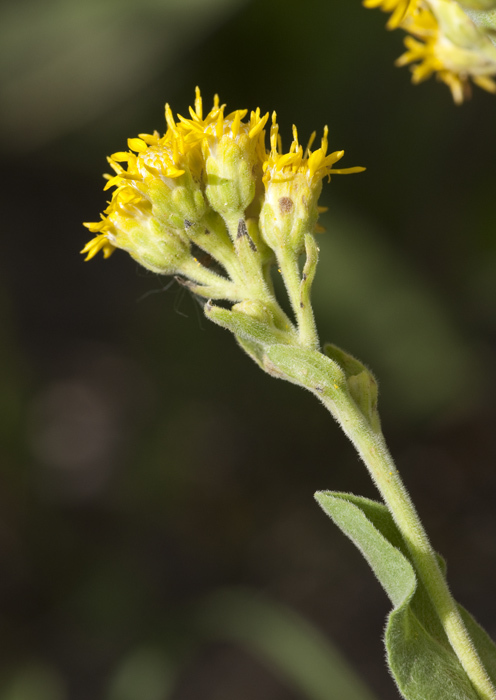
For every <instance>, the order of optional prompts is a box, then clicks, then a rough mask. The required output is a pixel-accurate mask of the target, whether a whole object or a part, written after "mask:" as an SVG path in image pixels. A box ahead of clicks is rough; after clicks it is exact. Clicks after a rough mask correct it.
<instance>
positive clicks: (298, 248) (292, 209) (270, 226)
mask: <svg viewBox="0 0 496 700" xmlns="http://www.w3.org/2000/svg"><path fill="white" fill-rule="evenodd" d="M321 190H322V181H321V180H319V181H318V182H317V183H314V184H310V183H309V181H308V178H307V176H306V174H305V173H296V174H295V175H294V176H293V177H291V178H290V179H286V180H284V179H283V178H281V179H280V180H277V179H273V180H271V181H270V182H269V183H268V185H267V190H266V194H265V201H264V204H263V206H262V211H261V213H260V228H261V231H262V235H263V238H264V240H265V241H266V242H267V244H268V245H269V246H270V247H271V248H273V249H274V250H276V251H278V250H284V249H290V250H291V251H293V252H294V253H295V254H296V255H299V254H300V253H301V252H302V251H303V248H304V241H305V234H307V233H311V232H312V231H313V230H314V229H315V225H316V223H317V219H318V216H319V213H318V209H317V202H318V199H319V195H320V192H321Z"/></svg>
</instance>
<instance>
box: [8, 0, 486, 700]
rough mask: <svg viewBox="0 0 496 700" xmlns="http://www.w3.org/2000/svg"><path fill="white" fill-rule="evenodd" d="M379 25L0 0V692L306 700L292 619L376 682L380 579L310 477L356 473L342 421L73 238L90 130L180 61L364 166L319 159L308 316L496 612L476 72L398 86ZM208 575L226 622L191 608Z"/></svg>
mask: <svg viewBox="0 0 496 700" xmlns="http://www.w3.org/2000/svg"><path fill="white" fill-rule="evenodd" d="M385 21H386V16H385V15H384V14H383V13H381V12H379V11H370V10H365V9H364V8H362V7H361V5H360V2H358V1H357V0H353V1H351V0H312V2H307V3H303V2H296V0H284V1H283V0H162V1H161V0H142V1H141V2H137V0H105V1H102V0H70V1H69V0H64V1H62V0H44V2H37V1H36V0H21V1H16V2H14V0H4V2H3V3H2V5H1V7H0V57H1V66H2V72H1V83H0V103H1V105H2V107H1V111H0V148H1V152H2V157H3V166H2V172H3V175H4V177H3V185H2V188H1V190H0V196H1V197H2V208H1V212H2V213H1V217H2V254H1V256H0V270H1V274H2V276H1V279H0V467H1V472H0V480H1V489H0V521H1V527H0V561H1V570H2V575H1V577H0V603H1V611H0V615H1V626H0V628H1V630H2V632H1V635H0V640H1V641H0V644H1V645H2V654H1V664H0V698H1V699H2V700H45V699H46V700H69V699H70V700H72V699H73V698H74V699H75V700H85V699H86V698H88V697H92V698H102V700H107V699H108V700H135V699H137V698H140V699H143V700H164V699H165V698H166V697H173V698H174V700H196V699H197V698H202V700H210V699H212V700H222V698H229V699H231V698H236V700H249V699H251V698H258V699H259V700H268V699H270V700H298V699H300V700H301V698H305V697H309V698H311V697H312V696H311V695H310V694H308V693H310V692H311V688H310V686H305V681H304V676H305V669H307V665H306V662H303V661H302V662H301V663H302V668H301V669H298V668H297V661H295V659H296V660H297V659H300V660H304V659H306V658H310V656H311V657H312V658H314V657H315V654H314V652H313V651H311V653H310V652H309V651H308V649H309V647H306V646H305V644H306V642H305V639H304V637H305V634H304V630H305V629H307V628H306V627H305V625H313V626H314V628H315V629H314V632H312V634H313V633H315V634H316V635H317V636H318V639H319V640H321V642H315V640H314V642H315V644H317V645H318V644H320V643H321V647H322V649H321V651H322V650H323V651H322V654H324V655H325V653H327V652H328V653H329V664H330V667H332V663H334V661H335V659H334V657H333V653H334V652H332V648H331V647H330V646H329V649H327V648H324V647H325V644H324V642H323V641H322V640H324V639H325V638H328V639H329V640H332V642H333V643H334V644H336V645H337V647H339V648H340V650H341V653H342V654H343V656H344V658H346V659H347V661H348V662H349V663H350V664H352V665H353V666H354V668H355V669H356V671H357V673H358V674H359V675H360V676H361V678H362V679H363V680H364V681H365V682H366V683H368V684H369V685H370V688H371V691H372V692H374V693H375V694H376V695H377V696H378V697H381V698H384V699H386V700H387V699H389V698H390V699H391V700H392V699H393V698H395V697H397V693H396V691H395V689H394V687H393V684H392V681H391V680H390V678H389V676H388V673H387V671H386V669H385V666H384V662H383V649H382V641H381V639H380V637H381V633H382V627H383V620H384V616H385V615H386V613H387V610H388V603H387V600H386V598H385V595H384V594H383V592H382V590H381V589H380V587H379V585H378V584H377V582H376V581H375V580H374V579H373V577H372V575H371V574H370V572H369V571H368V569H367V566H366V564H365V563H364V562H363V561H362V560H361V558H360V555H359V554H358V553H357V552H355V551H354V549H353V548H352V546H351V545H350V543H349V542H348V541H345V540H344V538H343V537H342V535H340V534H339V533H338V532H337V530H335V529H334V528H333V526H332V524H331V523H330V521H328V520H327V519H326V518H325V516H324V515H323V514H322V513H321V511H320V509H319V508H318V507H317V506H316V505H315V504H314V502H313V493H314V492H315V491H316V490H318V489H336V490H343V491H351V492H353V493H356V494H361V495H366V496H370V497H375V493H374V490H373V487H372V485H371V484H370V483H369V481H368V477H367V476H366V474H365V470H364V469H363V468H362V466H361V464H360V463H359V461H358V459H357V458H356V457H355V455H354V453H353V450H352V448H351V445H349V444H348V443H347V441H346V439H345V438H344V436H343V435H341V434H340V432H339V430H338V428H337V427H336V426H334V425H333V424H332V422H331V419H330V417H329V416H328V415H327V414H326V412H325V411H324V409H323V408H322V407H321V406H319V405H318V404H317V403H316V402H315V401H314V399H313V398H312V397H311V396H310V395H306V394H305V393H303V392H301V391H299V390H297V389H296V388H295V387H293V386H291V385H285V384H283V383H282V382H277V381H276V380H274V379H271V378H269V377H268V376H264V375H263V374H262V373H261V372H260V370H259V369H258V368H257V367H256V366H255V365H254V364H253V363H251V361H250V360H249V359H248V358H247V357H246V356H244V355H243V354H242V352H241V351H240V350H239V349H238V348H237V347H236V345H235V343H234V341H233V339H232V338H231V337H230V336H229V335H228V334H227V333H226V332H225V331H222V330H221V329H220V328H217V327H214V326H212V325H210V324H209V323H208V322H207V321H206V320H205V319H204V318H203V314H202V310H201V307H200V306H199V304H198V303H197V301H196V300H195V299H194V298H192V297H191V296H189V295H188V293H187V292H185V291H184V290H183V289H181V288H179V286H178V285H177V284H176V283H175V282H174V281H171V280H169V279H167V278H160V277H157V276H154V275H152V274H148V273H146V271H144V270H142V269H138V267H137V266H136V264H135V263H134V262H133V261H132V260H131V259H130V258H129V257H127V256H126V255H125V254H124V253H121V252H120V251H117V252H116V253H115V255H114V256H112V258H111V259H110V260H108V261H104V260H103V259H102V258H100V257H99V258H98V259H97V260H94V261H92V262H91V263H88V264H86V265H85V264H84V263H83V260H82V257H81V256H80V255H79V253H78V251H79V250H80V249H81V248H82V247H83V245H84V244H85V242H86V241H87V239H88V234H87V231H86V230H85V229H84V228H83V227H82V225H81V222H82V221H95V220H96V218H97V217H98V214H99V212H100V211H101V210H102V209H103V208H104V207H105V200H106V198H107V197H106V195H105V194H104V193H103V192H102V185H103V180H102V178H101V173H102V172H104V171H106V170H107V169H108V166H107V164H106V161H105V156H106V155H107V154H110V153H113V152H115V151H117V150H122V149H124V148H125V147H126V139H127V138H128V137H130V136H135V135H137V134H138V133H139V132H151V131H153V130H154V129H158V130H159V131H163V130H164V116H163V107H164V103H165V102H166V101H168V102H169V103H170V104H171V106H172V108H173V111H174V112H180V113H183V114H184V113H185V112H186V111H187V106H188V105H189V104H191V103H192V101H193V98H194V87H195V85H200V87H201V89H202V94H203V96H204V99H205V101H206V103H207V105H208V104H209V103H210V100H211V99H212V98H213V95H214V93H215V92H218V93H219V94H220V97H221V101H222V102H226V103H227V105H228V107H229V108H232V109H237V108H241V107H247V108H255V107H256V106H260V107H261V109H262V110H263V111H266V110H276V111H277V113H278V120H279V123H280V124H281V131H282V136H283V140H285V142H286V144H287V143H288V142H289V139H290V135H291V125H292V124H293V123H295V124H297V126H298V130H299V134H300V137H301V140H302V141H303V142H304V141H305V139H306V138H307V137H308V136H309V135H310V133H311V132H312V131H313V130H314V129H317V130H318V131H319V130H321V129H322V127H323V126H324V124H328V125H329V129H330V148H331V149H332V150H338V149H341V148H344V149H345V150H346V155H345V157H344V159H343V161H342V163H343V167H349V166H354V165H364V166H366V167H367V171H366V172H365V173H364V174H361V175H353V176H350V177H343V178H338V177H336V178H334V179H333V182H332V183H331V184H330V185H324V194H323V197H322V204H323V205H326V206H328V207H329V212H328V213H327V214H325V215H324V216H323V217H322V223H323V224H324V226H325V227H326V229H327V232H326V233H325V234H322V235H321V237H320V238H319V243H320V247H321V262H320V268H319V272H318V275H317V280H316V283H315V295H314V301H315V310H316V315H317V320H318V325H319V328H320V332H321V337H322V340H328V341H330V342H332V343H334V344H337V345H340V346H342V347H344V348H346V349H347V350H348V351H349V352H351V353H353V354H354V355H356V356H357V357H359V358H360V359H361V360H362V361H364V362H365V363H366V364H367V365H368V366H370V368H371V369H373V371H374V372H375V373H376V375H377V377H378V380H379V382H380V386H381V395H380V408H381V416H382V421H383V425H384V431H385V434H386V437H387V439H388V441H389V443H390V446H391V448H392V451H393V454H394V455H395V456H396V458H397V462H398V466H399V468H400V470H401V471H402V473H403V475H404V478H405V481H406V483H407V484H408V486H409V487H410V489H411V492H412V496H413V498H414V500H415V502H416V503H417V505H418V508H419V510H420V513H421V515H422V516H423V518H424V521H425V524H426V527H427V529H428V531H429V532H430V533H431V536H432V539H433V543H434V545H435V546H436V547H437V548H438V549H439V550H440V551H442V552H443V554H444V555H445V556H446V558H447V561H448V570H449V576H450V581H451V584H452V588H453V591H454V593H455V595H456V597H457V598H458V599H459V600H460V602H462V603H463V604H464V605H465V606H466V607H468V608H469V609H470V610H471V612H472V613H473V614H474V615H475V617H476V618H477V619H478V620H479V621H480V622H481V623H482V624H485V625H486V627H487V629H488V631H489V632H490V633H491V634H492V635H493V636H495V635H496V599H495V597H494V590H495V589H496V514H495V510H494V503H495V499H496V446H495V444H496V443H495V441H494V425H495V421H496V372H495V362H494V359H495V346H496V206H495V204H496V198H495V192H496V158H495V156H496V132H495V129H494V124H495V118H496V98H495V97H493V96H491V95H488V94H486V93H483V92H482V91H481V90H477V89H475V90H474V96H473V99H472V101H471V102H468V103H466V104H465V105H463V106H462V107H455V106H454V105H453V103H452V100H451V96H450V93H449V90H448V89H447V88H446V86H444V85H442V84H440V83H436V81H435V80H430V81H428V82H426V83H425V84H422V85H420V86H417V87H414V86H412V85H411V84H410V82H409V74H408V70H406V69H402V70H399V69H395V68H394V67H393V61H394V59H395V58H396V57H397V56H398V55H399V54H400V53H401V51H402V36H401V32H393V33H388V32H386V31H385V29H384V24H385ZM238 587H241V588H242V589H243V591H244V593H243V595H241V596H240V597H238V598H236V601H237V602H236V605H237V607H236V605H235V606H234V608H233V607H232V605H231V607H229V600H231V599H230V598H229V596H230V595H231V594H226V595H227V598H226V597H224V598H222V595H221V594H219V593H218V592H219V591H223V590H225V589H226V588H228V589H229V590H231V591H232V590H233V589H234V591H236V589H237V588H238ZM250 591H251V593H250ZM260 594H263V595H264V596H265V598H264V600H269V601H273V604H274V605H275V606H276V607H277V606H282V607H281V608H280V610H282V611H283V610H287V611H288V613H287V614H288V620H289V618H290V617H291V615H293V614H296V615H299V616H301V621H302V623H301V624H302V627H301V640H300V642H301V644H302V647H301V653H300V651H299V649H300V647H299V646H298V644H299V642H298V641H297V639H298V638H299V637H298V634H299V633H297V632H295V631H294V630H293V633H292V635H289V633H288V635H289V636H287V635H286V632H285V631H284V630H285V627H284V624H282V623H281V626H278V623H277V624H276V622H274V620H273V619H272V618H271V616H270V614H269V613H267V621H266V625H267V635H265V633H264V631H263V630H264V627H263V624H262V623H260V626H259V627H258V628H257V629H258V632H257V634H259V635H260V634H261V636H262V637H263V639H265V640H266V638H267V637H269V638H270V640H271V642H272V646H271V647H270V648H271V649H272V657H271V653H269V652H268V651H267V646H268V642H266V643H265V645H264V644H258V647H257V644H255V643H251V642H250V641H249V639H251V637H250V635H249V634H248V635H244V632H243V630H245V629H248V628H247V627H246V625H247V624H248V623H247V619H249V618H250V612H249V611H250V610H251V608H250V605H251V602H250V601H252V598H251V597H250V596H254V599H257V598H256V596H258V595H260ZM216 595H220V598H216V601H217V602H216V605H217V607H216V608H215V610H216V611H217V612H216V619H219V620H220V622H221V623H222V622H223V621H224V613H223V612H222V611H223V610H224V608H223V607H222V605H223V603H222V601H223V600H224V601H226V600H227V603H226V606H227V607H226V608H225V617H226V620H228V623H229V624H227V622H226V625H224V627H223V626H222V624H220V627H219V629H220V632H218V630H217V632H216V633H215V634H214V633H212V634H206V633H205V632H204V631H200V629H199V628H200V627H201V625H200V623H199V622H198V619H199V617H200V618H201V615H199V614H198V610H204V609H205V606H207V608H208V604H207V602H205V601H209V600H211V596H216ZM232 595H235V593H233V594H232ZM219 601H220V602H219ZM231 602H232V601H231ZM202 606H203V607H202ZM269 607H270V606H269ZM209 609H210V610H211V608H209ZM233 610H234V612H233ZM277 610H279V607H277ZM236 611H238V612H236ZM238 613H239V615H238ZM280 614H281V615H282V616H283V617H284V613H283V612H281V613H280ZM260 615H261V616H262V617H263V615H262V613H260ZM237 618H239V634H238V636H237V637H236V634H234V633H233V632H232V630H233V629H234V630H235V629H238V627H237V625H236V619H237ZM257 619H258V618H257ZM303 621H305V622H304V623H303ZM252 622H253V620H252ZM253 624H254V623H253ZM288 624H289V622H288ZM227 627H229V630H231V632H230V633H228V631H227ZM248 627H249V625H248ZM250 629H251V628H250ZM298 629H300V627H298ZM308 629H311V628H308ZM260 630H262V631H261V632H260ZM269 631H270V632H271V634H270V635H269V634H268V633H269ZM278 635H279V636H278ZM289 639H291V640H295V641H294V647H293V646H291V644H292V643H291V644H289V642H288V640H289ZM312 639H313V637H312ZM247 640H248V641H247ZM307 641H308V640H307ZM245 642H246V643H245ZM250 644H251V646H250ZM288 645H289V646H288ZM255 647H256V648H255ZM262 647H264V649H265V652H266V653H265V652H264V653H265V657H264V653H262V652H261V653H260V658H259V656H257V649H258V651H260V649H262ZM283 649H285V650H286V651H287V652H288V653H287V655H286V657H285V658H287V659H291V661H289V662H288V664H289V666H291V672H289V673H286V675H285V674H284V673H279V672H278V668H277V665H278V663H279V661H280V659H279V661H278V657H277V650H280V652H281V654H282V655H284V653H285V652H284V653H283V651H282V650H283ZM310 649H311V650H312V649H314V647H311V648H310ZM326 649H327V651H326ZM274 650H276V651H274ZM295 650H296V651H295ZM262 651H263V649H262ZM331 652H332V653H331ZM308 654H310V656H308ZM333 659H334V661H333ZM281 663H282V661H281ZM336 663H338V662H336ZM338 665H339V664H338ZM324 666H325V663H324V662H323V665H321V668H323V667H324ZM300 671H301V673H300ZM322 673H323V674H324V675H323V676H322V678H324V679H325V672H324V671H322ZM299 674H300V675H299ZM318 675H319V671H318V665H317V666H316V670H315V672H314V677H315V678H317V676H318ZM300 676H301V678H300ZM307 676H308V674H307ZM305 677H306V676H305ZM298 678H300V680H301V682H300V681H298ZM322 678H321V680H320V686H319V682H317V681H316V686H315V688H317V689H318V688H319V687H321V686H322ZM302 679H303V680H302ZM331 685H332V684H331ZM315 688H314V691H315V694H314V696H313V697H314V698H321V697H322V696H319V695H318V691H317V690H315ZM319 692H321V691H319ZM331 692H332V688H330V689H329V700H333V695H331ZM364 697H365V696H364ZM339 700H352V696H351V695H350V696H349V698H348V697H342V696H340V697H339Z"/></svg>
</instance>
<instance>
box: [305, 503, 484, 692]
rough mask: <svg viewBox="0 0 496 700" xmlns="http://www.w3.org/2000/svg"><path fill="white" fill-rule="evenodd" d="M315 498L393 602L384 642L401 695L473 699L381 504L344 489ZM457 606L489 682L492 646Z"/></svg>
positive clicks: (399, 537)
mask: <svg viewBox="0 0 496 700" xmlns="http://www.w3.org/2000/svg"><path fill="white" fill-rule="evenodd" d="M316 499H317V501H318V503H319V505H320V506H321V507H322V508H323V510H324V511H325V512H326V513H327V515H329V516H330V517H331V518H332V520H333V521H334V522H335V524H336V525H337V526H338V527H339V528H340V529H341V530H342V531H343V532H344V534H345V535H346V536H347V537H349V538H350V539H351V541H352V542H354V544H356V546H357V547H358V549H359V550H360V551H361V552H362V554H363V555H364V557H365V559H366V560H367V562H368V563H369V565H370V567H371V568H372V570H373V572H374V573H375V575H376V576H377V578H378V579H379V582H380V583H381V585H382V586H383V588H384V590H385V591H386V593H387V594H388V596H389V598H390V600H391V602H392V604H393V610H392V612H391V613H390V614H389V616H388V620H387V625H386V631H385V639H384V641H385V645H386V650H387V658H388V663H389V667H390V669H391V673H392V675H393V677H394V678H395V680H396V683H397V684H398V688H399V690H400V691H401V693H402V695H403V697H404V698H406V700H477V698H478V695H477V693H476V691H475V690H474V689H473V687H472V685H471V684H470V682H469V680H468V678H467V676H466V674H465V671H464V670H463V668H462V666H461V664H460V662H459V661H458V659H457V657H456V656H455V654H454V653H453V651H452V649H451V647H450V644H449V642H448V639H447V637H446V634H445V633H444V630H443V628H442V626H441V624H440V621H439V618H438V616H437V614H436V612H435V611H434V609H433V607H432V604H431V603H430V600H429V597H428V595H427V592H426V590H425V588H424V586H423V584H422V582H421V580H420V579H419V578H418V576H417V574H416V571H415V568H414V566H413V564H412V562H411V561H410V557H409V555H408V552H407V548H406V545H405V543H404V541H403V538H402V536H401V534H400V532H399V530H398V529H397V527H396V525H395V523H394V521H393V519H392V516H391V514H390V513H389V511H388V509H387V508H386V506H384V505H382V504H380V503H376V502H375V501H371V500H369V499H366V498H361V497H358V496H353V495H351V494H344V493H332V492H319V493H317V494H316ZM443 568H444V566H443ZM460 611H461V613H462V616H463V618H464V621H465V623H466V625H467V627H468V629H469V632H470V634H471V637H472V640H473V641H474V644H475V647H476V649H477V651H478V653H479V656H480V657H481V660H482V662H483V664H484V665H485V667H486V670H487V672H488V674H489V676H490V677H491V679H492V681H493V682H494V681H495V680H496V646H495V645H494V643H493V642H492V641H491V640H490V638H489V637H488V635H487V634H486V633H485V632H484V630H483V629H482V628H481V627H480V626H479V625H478V624H477V623H476V622H475V620H474V619H473V618H472V617H471V616H470V614H469V613H468V612H466V611H465V610H463V609H462V608H460Z"/></svg>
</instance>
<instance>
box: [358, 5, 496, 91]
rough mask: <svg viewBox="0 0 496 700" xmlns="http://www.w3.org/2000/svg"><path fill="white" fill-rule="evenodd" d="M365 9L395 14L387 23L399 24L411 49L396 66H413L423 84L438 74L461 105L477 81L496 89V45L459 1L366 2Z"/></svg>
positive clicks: (399, 59) (413, 74)
mask: <svg viewBox="0 0 496 700" xmlns="http://www.w3.org/2000/svg"><path fill="white" fill-rule="evenodd" d="M364 5H365V6H366V7H381V9H383V10H384V11H390V12H393V14H392V15H391V19H390V21H389V22H388V27H389V28H393V27H397V26H399V27H401V28H402V29H404V30H405V31H406V32H408V33H409V34H411V36H408V37H406V38H405V46H406V48H407V51H406V52H405V53H404V54H403V55H402V56H400V57H399V58H398V60H397V61H396V65H397V66H404V65H407V64H413V65H412V81H413V82H414V83H420V82H422V81H424V80H426V79H427V78H429V77H430V76H431V75H433V74H435V75H436V76H437V78H438V79H439V80H441V81H442V82H444V83H445V84H446V85H447V86H448V87H449V88H450V90H451V93H452V96H453V99H454V101H455V102H456V103H457V104H461V103H462V102H463V100H464V99H466V98H468V97H470V94H471V85H470V81H472V82H474V83H475V84H476V85H478V86H479V87H481V88H483V89H484V90H487V91H488V92H492V93H496V82H495V81H494V80H493V79H492V77H491V76H493V75H495V74H496V46H494V44H493V42H492V41H491V39H490V37H489V34H488V33H486V32H485V31H483V30H482V29H481V28H479V27H478V26H476V25H475V24H474V23H473V22H472V20H471V19H470V17H468V15H467V14H466V13H465V12H464V11H463V10H462V9H461V7H460V6H459V5H458V4H457V2H455V0H365V1H364Z"/></svg>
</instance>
